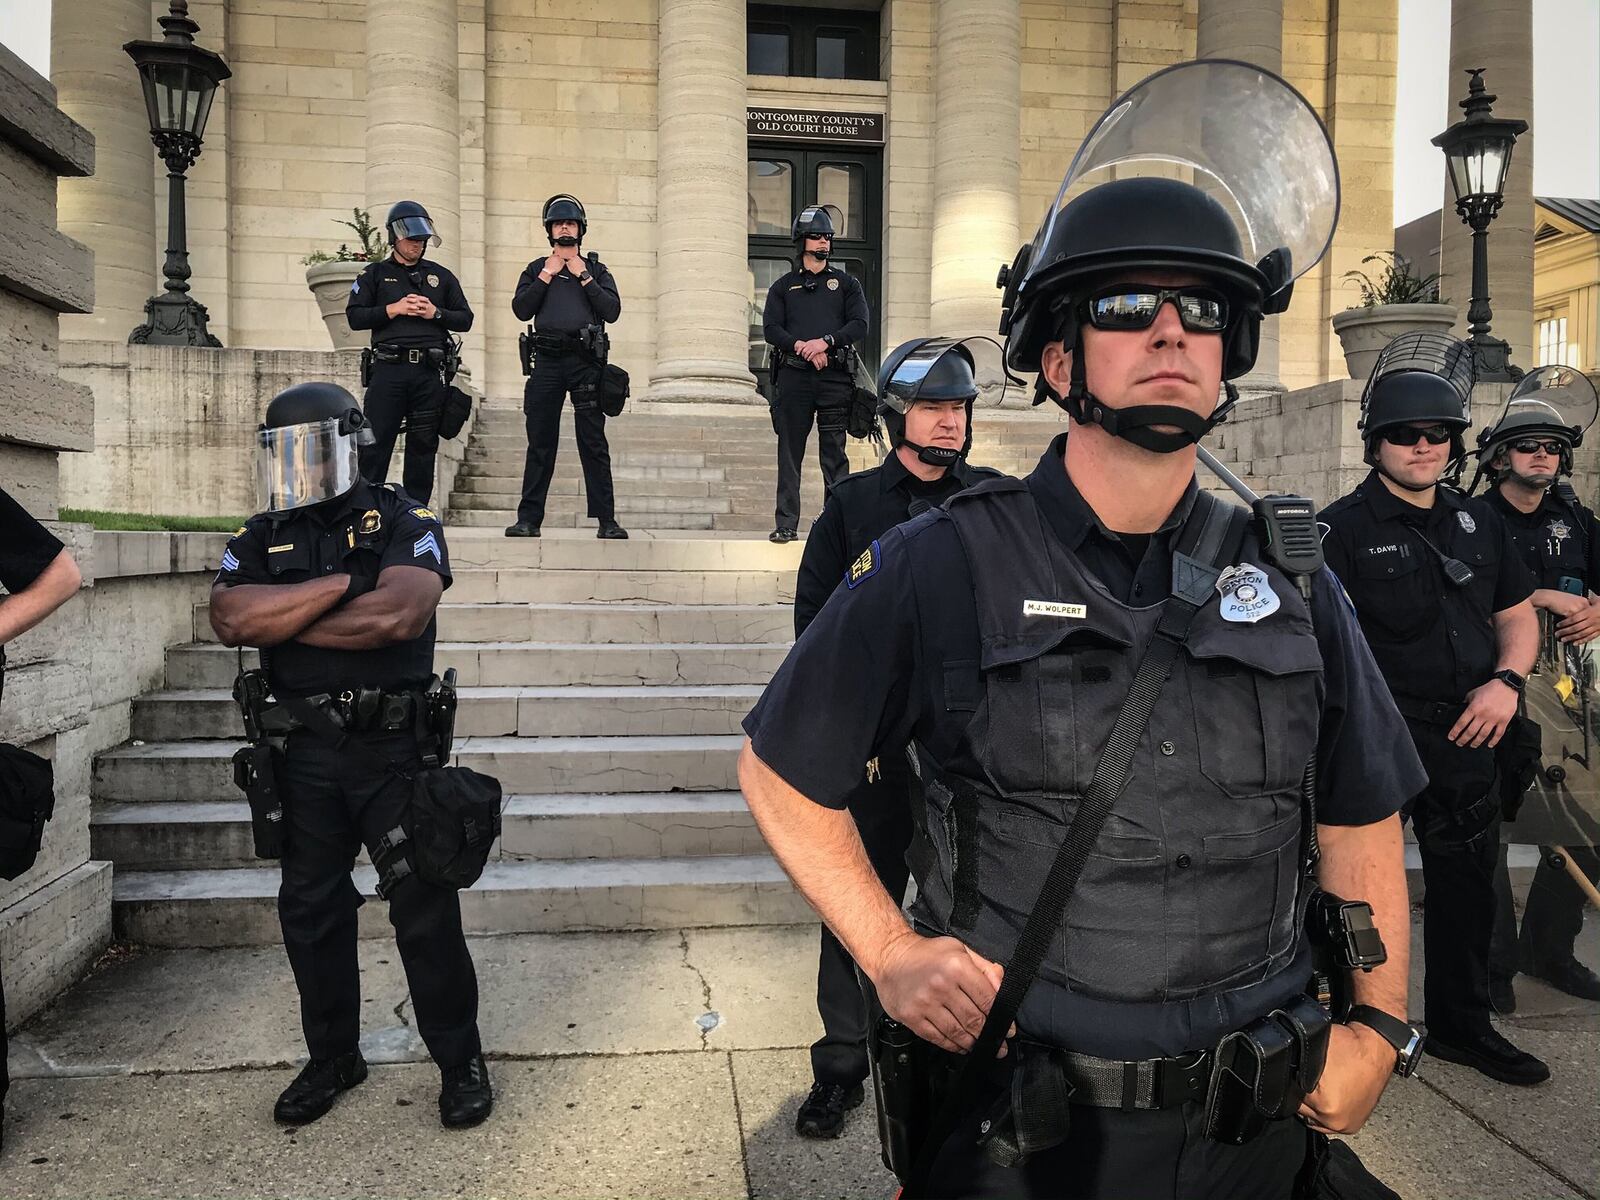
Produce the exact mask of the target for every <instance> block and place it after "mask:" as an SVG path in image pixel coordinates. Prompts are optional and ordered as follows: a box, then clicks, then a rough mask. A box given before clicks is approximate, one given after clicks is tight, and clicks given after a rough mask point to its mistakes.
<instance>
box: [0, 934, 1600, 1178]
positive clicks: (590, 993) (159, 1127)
mask: <svg viewBox="0 0 1600 1200" xmlns="http://www.w3.org/2000/svg"><path fill="white" fill-rule="evenodd" d="M1588 932H1592V931H1586V933H1588ZM1419 940H1420V939H1419ZM815 947H816V932H815V930H814V929H813V928H806V927H758V928H736V929H689V930H684V931H681V932H671V933H637V934H621V933H608V934H521V935H511V936H503V937H484V938H475V939H473V946H472V949H473V955H474V958H475V959H476V961H477V963H478V971H479V978H480V985H481V988H482V995H483V1002H482V1014H483V1035H484V1043H485V1045H486V1046H487V1047H488V1048H489V1050H490V1054H491V1057H492V1058H493V1059H494V1060H495V1061H494V1062H493V1063H492V1066H491V1070H492V1072H493V1075H494V1081H495V1086H496V1091H497V1095H498V1102H497V1107H496V1110H495V1114H494V1116H493V1117H492V1118H491V1119H490V1121H489V1122H488V1123H487V1124H486V1125H484V1126H482V1127H481V1128H479V1129H477V1130H474V1131H468V1132H458V1133H448V1132H446V1131H444V1130H443V1129H441V1128H440V1127H439V1123H438V1118H437V1113H436V1109H435V1099H436V1096H437V1092H438V1078H439V1077H438V1073H437V1071H436V1070H435V1069H434V1068H433V1066H432V1065H431V1064H430V1063H428V1062H427V1059H426V1054H425V1052H424V1050H423V1048H422V1046H421V1043H420V1041H419V1040H418V1038H417V1036H416V1033H415V1030H414V1028H413V1026H412V1024H411V1020H410V1010H409V1000H408V997H407V992H406V986H405V980H404V976H403V974H402V972H401V970H400V966H399V962H398V958H397V956H396V954H395V952H394V949H393V947H392V945H389V944H386V943H383V942H365V943H363V944H362V945H361V957H362V970H363V980H364V986H365V988H366V999H365V1016H364V1022H363V1025H364V1028H365V1030H366V1031H367V1032H366V1035H365V1038H364V1049H365V1052H366V1055H367V1057H368V1060H369V1061H370V1062H372V1063H373V1064H374V1069H373V1071H372V1074H371V1077H370V1078H369V1079H368V1081H367V1082H366V1084H365V1085H363V1086H362V1087H360V1088H358V1089H357V1090H356V1091H355V1092H353V1093H351V1094H350V1095H349V1096H347V1097H345V1098H344V1099H343V1100H342V1101H341V1102H340V1104H339V1106H338V1107H337V1108H336V1109H335V1110H334V1112H333V1113H332V1114H331V1115H330V1116H328V1117H326V1118H324V1119H323V1120H322V1121H320V1122H318V1123H317V1124H315V1125H312V1126H309V1127H306V1128H304V1129H300V1130H285V1129H281V1128H279V1127H277V1126H275V1125H274V1124H273V1123H272V1119H271V1107H272V1101H273V1099H274V1098H275V1097H276V1095H277V1093H278V1091H279V1090H280V1089H281V1088H282V1087H283V1086H284V1085H285V1084H286V1083H287V1082H288V1081H289V1080H290V1079H291V1078H292V1077H293V1075H294V1070H295V1067H294V1064H295V1062H296V1060H297V1059H298V1058H299V1057H300V1055H301V1054H302V1053H303V1047H302V1045H301V1042H300V1035H299V1028H298V1017H297V1011H296V1002H295V992H294V985H293V981H292V979H291V978H290V976H289V971H288V966H287V963H286V962H285V960H284V957H283V954H282V951H281V950H278V949H259V948H247V949H222V950H162V951H137V950H135V951H121V952H116V953H113V954H112V955H110V956H108V958H107V959H106V960H104V961H103V962H102V964H101V965H100V967H99V968H98V969H97V970H96V971H95V972H94V973H93V974H92V975H91V976H90V977H89V978H87V979H85V980H84V981H83V982H81V983H80V984H79V985H78V986H77V987H75V988H74V989H72V990H71V991H70V992H69V993H67V995H66V996H65V997H63V999H62V1000H61V1001H60V1002H58V1003H57V1004H56V1005H54V1006H53V1007H51V1008H50V1009H48V1010H47V1011H46V1012H44V1013H43V1014H41V1015H40V1016H39V1017H38V1018H36V1019H35V1020H34V1021H33V1022H32V1023H31V1024H30V1025H28V1026H27V1027H26V1028H25V1029H24V1030H23V1031H22V1032H21V1033H19V1034H17V1035H14V1036H13V1039H12V1050H11V1069H12V1073H13V1076H14V1077H16V1080H17V1082H15V1083H14V1084H13V1087H12V1091H11V1096H10V1100H9V1102H8V1105H7V1125H6V1145H5V1151H4V1155H3V1157H0V1196H4V1197H17V1198H18V1200H22V1198H31V1197H72V1198H75V1200H76V1198H82V1197H133V1196H139V1197H246V1196H250V1197H256V1196H274V1197H290V1196H293V1197H312V1196H316V1197H322V1196H339V1197H374V1198H378V1197H400V1196H406V1197H409V1196H417V1197H424V1196H425V1197H434V1196H440V1197H443V1196H468V1197H552V1198H554V1197H562V1198H570V1197H602V1196H605V1197H624V1196H625V1197H640V1198H646V1197H652V1198H653V1197H707V1198H710V1197H716V1198H730V1197H744V1196H748V1197H774V1198H777V1197H785V1198H787V1197H795V1198H801V1197H804V1198H806V1200H821V1198H827V1197H840V1198H845V1197H849V1198H852V1200H853V1198H858V1197H859V1198H885V1200H886V1198H887V1197H889V1196H890V1195H892V1194H893V1189H894V1182H893V1179H892V1178H891V1177H890V1176H889V1175H888V1173H887V1172H885V1171H884V1170H883V1168H882V1167H881V1166H880V1165H879V1163H878V1157H877V1136H876V1130H875V1128H874V1124H873V1118H872V1108H871V1102H870V1100H869V1101H868V1104H867V1105H866V1106H865V1107H864V1108H863V1109H861V1110H859V1111H857V1112H856V1113H855V1114H853V1115H852V1118H851V1120H850V1122H849V1124H848V1126H847V1129H846V1134H845V1136H844V1137H843V1138H841V1139H840V1140H839V1141H837V1142H821V1143H819V1142H811V1141H802V1140H801V1139H799V1138H797V1137H796V1136H795V1135H794V1132H793V1122H794V1113H795V1109H796V1107H797V1106H798V1104H799V1102H800V1100H801V1098H802V1097H803V1096H804V1094H805V1091H806V1089H807V1087H808V1085H809V1083H810V1065H809V1058H808V1055H807V1052H806V1047H807V1046H808V1045H809V1044H810V1042H811V1041H812V1039H813V1038H814V1037H816V1036H817V1028H818V1027H817V1018H816V1014H815V1011H814V1008H813V1006H812V1002H811V1001H812V996H813V995H814V990H815V979H814V970H815V952H816V951H815ZM1518 991H1519V999H1520V1002H1521V1009H1520V1012H1519V1015H1518V1016H1517V1017H1516V1018H1514V1019H1513V1020H1512V1021H1510V1022H1508V1023H1507V1032H1508V1034H1510V1036H1512V1037H1513V1039H1514V1040H1516V1041H1517V1042H1518V1043H1519V1044H1521V1045H1523V1046H1525V1047H1526V1048H1528V1049H1529V1050H1532V1051H1533V1052H1535V1053H1537V1054H1539V1055H1541V1056H1542V1057H1544V1058H1545V1059H1546V1060H1547V1061H1549V1063H1550V1065H1551V1068H1552V1070H1553V1071H1554V1072H1555V1078H1554V1079H1553V1080H1552V1081H1551V1082H1550V1083H1549V1084H1546V1085H1544V1086H1543V1087H1540V1088H1535V1089H1526V1090H1524V1089H1516V1088H1508V1087H1503V1086H1500V1085H1498V1084H1494V1083H1492V1082H1490V1081H1488V1080H1485V1079H1484V1078H1483V1077H1481V1076H1479V1075H1477V1074H1475V1073H1473V1072H1470V1071H1466V1070H1463V1069H1460V1068H1457V1067H1453V1066H1451V1065H1449V1064H1447V1063H1441V1062H1434V1061H1429V1062H1427V1063H1426V1065H1425V1066H1424V1070H1423V1075H1422V1077H1420V1078H1418V1079H1414V1080H1411V1081H1407V1082H1401V1083H1397V1084H1396V1085H1395V1086H1394V1087H1393V1088H1391V1089H1390V1092H1389V1093H1388V1095H1387V1096H1386V1097H1385V1100H1384V1103H1383V1105H1382V1107H1381V1108H1380V1109H1379V1111H1378V1114H1377V1115H1376V1116H1375V1117H1374V1119H1373V1121H1372V1122H1371V1124H1370V1125H1369V1127H1368V1128H1367V1129H1366V1130H1364V1131H1363V1132H1362V1134H1361V1135H1360V1136H1359V1137H1358V1138H1356V1139H1355V1146H1356V1148H1357V1150H1358V1151H1359V1152H1360V1154H1361V1155H1362V1157H1363V1159H1364V1160H1365V1161H1366V1162H1367V1164H1368V1165H1369V1166H1370V1167H1372V1168H1373V1169H1374V1171H1375V1172H1376V1173H1377V1174H1378V1175H1380V1176H1381V1177H1382V1178H1383V1179H1384V1180H1385V1181H1386V1182H1388V1183H1389V1184H1390V1185H1391V1186H1392V1187H1394V1188H1395V1189H1396V1190H1397V1191H1399V1192H1400V1193H1401V1194H1402V1195H1403V1196H1405V1197H1407V1198H1408V1200H1444V1198H1446V1197H1449V1198H1452V1200H1455V1198H1460V1200H1469V1198H1471V1200H1476V1198H1478V1197H1496V1198H1498V1200H1554V1198H1557V1197H1560V1198H1562V1200H1567V1198H1571V1197H1585V1198H1587V1200H1595V1198H1596V1195H1597V1192H1600V1183H1597V1181H1600V1142H1597V1139H1596V1136H1595V1128H1596V1121H1595V1117H1596V1107H1597V1106H1596V1098H1597V1096H1600V1018H1597V1017H1596V1016H1595V1014H1594V1013H1593V1011H1592V1009H1591V1010H1589V1011H1585V1010H1583V1009H1582V1008H1581V1006H1577V1005H1575V1004H1572V1003H1568V1002H1566V998H1565V997H1561V996H1559V995H1558V994H1556V993H1554V992H1552V991H1550V990H1549V989H1546V988H1544V987H1542V985H1539V984H1537V983H1534V982H1532V981H1530V980H1526V979H1522V980H1519V988H1518ZM1412 994H1413V995H1414V996H1416V995H1420V987H1419V984H1418V983H1414V985H1413V993H1412Z"/></svg>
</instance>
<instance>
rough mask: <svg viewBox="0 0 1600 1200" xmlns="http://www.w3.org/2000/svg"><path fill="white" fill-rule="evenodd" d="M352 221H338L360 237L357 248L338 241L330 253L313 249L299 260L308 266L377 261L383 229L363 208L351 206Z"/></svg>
mask: <svg viewBox="0 0 1600 1200" xmlns="http://www.w3.org/2000/svg"><path fill="white" fill-rule="evenodd" d="M350 212H351V215H353V216H354V217H355V220H353V221H338V222H336V224H339V225H343V226H344V227H345V228H346V229H350V230H354V231H355V235H356V236H357V237H358V238H360V239H361V246H360V248H359V249H356V250H352V249H351V248H350V245H349V243H347V242H340V243H339V248H338V249H337V250H335V251H334V252H333V253H332V254H329V253H328V252H327V251H326V250H313V251H312V252H311V253H310V254H308V255H306V256H305V257H304V258H302V259H301V260H300V261H301V262H302V263H303V264H305V265H306V266H308V267H312V266H316V265H317V264H318V263H330V262H378V261H379V260H381V259H382V258H383V254H384V249H383V231H382V230H381V229H379V228H378V227H377V226H376V225H374V224H373V223H372V218H371V217H370V216H368V215H367V210H366V209H364V208H352V209H351V210H350Z"/></svg>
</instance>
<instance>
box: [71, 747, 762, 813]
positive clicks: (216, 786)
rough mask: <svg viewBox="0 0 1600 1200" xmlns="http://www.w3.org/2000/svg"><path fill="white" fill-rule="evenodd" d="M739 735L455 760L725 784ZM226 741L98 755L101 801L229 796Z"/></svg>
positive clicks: (513, 787)
mask: <svg viewBox="0 0 1600 1200" xmlns="http://www.w3.org/2000/svg"><path fill="white" fill-rule="evenodd" d="M741 744H742V739H741V738H740V737H739V736H737V735H701V734H697V735H678V736H667V737H656V736H629V737H468V738H459V739H457V741H456V744H455V756H454V760H455V762H456V763H457V764H458V765H460V766H464V767H471V768H472V769H474V770H477V771H483V772H484V773H486V774H489V775H493V776H494V777H495V778H497V779H498V780H500V786H501V787H502V788H503V789H504V790H505V791H507V792H530V793H532V792H611V791H649V792H657V791H672V790H675V789H683V790H686V791H728V790H731V789H733V788H737V787H738V781H737V778H736V776H735V763H736V759H737V756H738V750H739V747H740V745H741ZM238 745H239V744H238V743H235V742H231V741H215V740H213V741H172V742H153V743H147V744H145V745H143V746H135V745H127V746H121V747H119V748H117V749H115V750H108V751H106V752H105V753H103V754H101V755H100V756H99V757H98V758H97V759H96V760H95V766H94V782H93V794H94V797H95V799H96V800H98V801H114V802H120V803H143V802H146V801H166V800H172V799H174V798H175V797H177V798H182V799H185V800H231V799H233V798H235V797H236V796H237V795H238V791H237V789H236V788H235V787H234V785H233V773H232V769H231V763H230V760H231V759H232V757H233V752H234V751H235V750H236V749H238Z"/></svg>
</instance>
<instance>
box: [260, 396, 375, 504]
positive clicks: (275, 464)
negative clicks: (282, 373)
mask: <svg viewBox="0 0 1600 1200" xmlns="http://www.w3.org/2000/svg"><path fill="white" fill-rule="evenodd" d="M372 441H373V437H372V430H371V429H370V428H369V427H368V425H367V419H366V417H365V416H364V415H363V414H362V412H361V408H360V407H359V406H358V405H357V404H356V398H355V397H354V396H352V395H351V394H350V393H349V392H347V391H345V390H344V388H342V387H340V386H339V385H338V384H336V383H320V382H318V383H297V384H295V385H294V386H293V387H289V388H285V389H284V390H283V391H281V392H279V393H278V394H277V395H276V396H274V397H273V398H272V400H271V401H270V402H269V403H268V404H267V411H266V415H265V417H264V418H263V420H262V422H261V425H260V427H259V428H258V429H257V431H256V482H257V485H258V488H259V491H260V496H261V507H262V509H263V510H265V511H267V512H289V511H291V510H293V509H299V508H306V507H308V506H310V505H313V504H321V503H322V502H323V501H326V500H333V499H336V498H337V497H339V496H342V495H344V494H345V493H346V492H348V491H349V490H350V489H351V488H353V487H355V485H356V484H357V482H359V480H360V474H359V472H358V470H357V462H356V460H357V453H358V451H357V448H358V447H360V446H370V445H371V444H372Z"/></svg>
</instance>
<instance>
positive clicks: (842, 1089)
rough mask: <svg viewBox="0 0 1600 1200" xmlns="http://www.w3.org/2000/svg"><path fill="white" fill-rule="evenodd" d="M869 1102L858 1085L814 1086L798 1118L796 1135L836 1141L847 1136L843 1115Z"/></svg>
mask: <svg viewBox="0 0 1600 1200" xmlns="http://www.w3.org/2000/svg"><path fill="white" fill-rule="evenodd" d="M864 1099H866V1090H865V1089H864V1088H863V1087H862V1086H861V1085H860V1084H859V1083H857V1084H852V1085H851V1086H849V1087H846V1086H845V1085H844V1084H842V1083H813V1084H812V1085H811V1094H810V1095H809V1096H807V1097H806V1098H805V1101H804V1103H802V1104H801V1105H800V1111H799V1112H798V1113H796V1114H795V1118H794V1131H795V1132H796V1133H798V1134H799V1135H800V1136H801V1137H808V1138H836V1137H838V1136H839V1135H840V1134H841V1133H843V1132H844V1114H845V1113H846V1112H848V1111H849V1110H850V1109H852V1108H855V1107H857V1106H858V1105H859V1104H860V1103H861V1102H862V1100H864Z"/></svg>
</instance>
